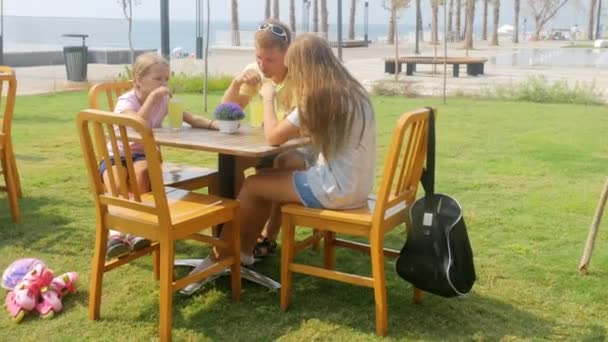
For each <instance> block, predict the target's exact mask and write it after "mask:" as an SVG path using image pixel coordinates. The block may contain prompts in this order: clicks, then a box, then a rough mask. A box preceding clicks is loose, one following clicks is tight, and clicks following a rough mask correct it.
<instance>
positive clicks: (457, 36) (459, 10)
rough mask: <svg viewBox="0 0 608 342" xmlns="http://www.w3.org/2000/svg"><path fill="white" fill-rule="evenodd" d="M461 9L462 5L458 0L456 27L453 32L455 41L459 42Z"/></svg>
mask: <svg viewBox="0 0 608 342" xmlns="http://www.w3.org/2000/svg"><path fill="white" fill-rule="evenodd" d="M461 9H462V3H461V2H460V0H456V27H455V28H454V31H455V32H456V40H457V41H460V40H461V38H460V28H461V27H460V26H461V25H460V17H461V15H460V12H461Z"/></svg>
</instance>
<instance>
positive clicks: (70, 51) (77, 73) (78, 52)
mask: <svg viewBox="0 0 608 342" xmlns="http://www.w3.org/2000/svg"><path fill="white" fill-rule="evenodd" d="M62 36H63V37H69V38H81V39H82V45H81V46H78V45H73V46H64V47H63V57H64V58H65V71H66V73H67V76H68V81H74V82H82V81H86V80H87V63H88V57H87V55H88V48H87V46H86V45H85V44H84V40H85V39H86V38H87V37H88V35H86V34H64V35H62Z"/></svg>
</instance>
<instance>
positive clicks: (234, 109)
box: [213, 102, 245, 121]
mask: <svg viewBox="0 0 608 342" xmlns="http://www.w3.org/2000/svg"><path fill="white" fill-rule="evenodd" d="M213 117H214V118H215V119H216V120H224V121H238V120H242V119H243V118H244V117H245V113H243V110H242V109H241V107H240V106H239V105H238V104H236V103H233V102H226V103H222V104H220V105H219V106H217V108H215V111H214V112H213Z"/></svg>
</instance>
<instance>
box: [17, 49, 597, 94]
mask: <svg viewBox="0 0 608 342" xmlns="http://www.w3.org/2000/svg"><path fill="white" fill-rule="evenodd" d="M476 44H477V45H476V49H475V50H472V51H469V56H479V57H486V58H491V57H494V56H497V55H500V54H505V53H512V52H513V50H514V49H518V48H519V49H557V48H559V47H562V46H564V45H566V44H567V42H559V41H549V42H526V43H521V44H513V43H507V42H505V43H502V45H501V46H498V47H491V46H488V45H487V43H485V42H477V43H476ZM461 46H462V44H461V43H454V44H448V55H449V56H465V54H466V51H465V50H463V49H462V48H461ZM420 48H421V54H422V55H427V56H429V55H430V56H432V55H433V54H434V47H433V46H432V45H430V44H428V43H424V42H423V43H421V45H420ZM413 50H414V46H413V44H412V43H405V44H402V45H401V46H400V55H412V54H413V53H412V51H413ZM437 50H438V51H437V54H438V55H442V54H443V47H442V46H438V47H437ZM342 51H343V60H344V63H345V65H346V67H347V68H348V69H349V70H350V71H351V73H352V74H353V75H354V76H355V77H356V78H357V79H359V80H360V81H361V82H362V83H363V84H364V85H365V86H366V87H367V88H371V87H372V86H373V84H375V83H376V82H378V81H380V80H392V79H394V76H392V75H388V74H385V73H384V63H383V60H382V58H383V57H385V56H394V54H395V53H394V46H391V45H386V44H380V43H374V44H372V45H371V46H370V48H350V49H343V50H342ZM253 61H254V57H253V50H249V49H240V50H227V49H223V50H220V49H216V50H213V51H211V54H210V56H209V60H208V65H209V70H210V73H211V74H226V75H235V74H237V73H238V72H239V71H240V70H241V69H242V68H243V67H244V66H245V65H247V64H248V63H252V62H253ZM171 69H172V70H173V71H174V72H185V73H187V74H202V72H203V70H204V61H202V60H194V59H179V60H172V61H171ZM436 71H437V73H435V74H434V73H433V72H432V66H430V65H423V66H419V67H418V68H417V72H416V74H415V75H414V76H405V74H401V75H400V76H399V79H400V80H401V81H403V82H407V83H409V84H411V88H412V89H413V90H414V91H415V93H417V94H420V95H440V94H442V91H443V83H442V82H443V75H442V72H443V66H437V68H436ZM124 72H125V66H124V65H105V64H90V65H89V68H88V80H89V82H83V83H76V82H68V81H66V71H65V67H64V66H61V65H56V66H40V67H23V68H16V73H17V79H18V82H19V86H18V93H19V94H38V93H48V92H55V91H64V90H71V89H86V88H88V87H89V85H90V84H93V83H97V82H101V81H106V80H111V79H116V78H118V77H119V75H120V74H121V73H124ZM447 72H448V77H447V91H448V94H479V93H481V92H483V91H484V90H487V89H491V88H492V87H493V86H494V85H496V84H509V83H514V82H519V81H523V80H525V79H526V78H527V77H528V76H531V75H544V76H545V77H546V79H547V80H548V81H557V80H567V81H568V82H569V84H571V85H574V83H576V82H580V83H585V84H591V83H593V82H595V84H596V86H597V87H598V88H600V89H603V90H606V89H608V68H606V67H604V68H597V67H596V68H592V67H586V68H583V67H546V66H542V67H539V66H536V67H518V66H505V65H495V64H491V63H489V62H488V63H486V66H485V74H484V75H483V76H478V77H472V76H467V75H466V72H462V71H461V77H458V78H454V77H452V76H451V73H452V68H451V66H448V67H447ZM604 94H605V98H606V99H607V100H608V92H606V91H605V92H604Z"/></svg>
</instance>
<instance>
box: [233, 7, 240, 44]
mask: <svg viewBox="0 0 608 342" xmlns="http://www.w3.org/2000/svg"><path fill="white" fill-rule="evenodd" d="M232 46H241V32H240V29H239V3H238V1H237V0H232Z"/></svg>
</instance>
